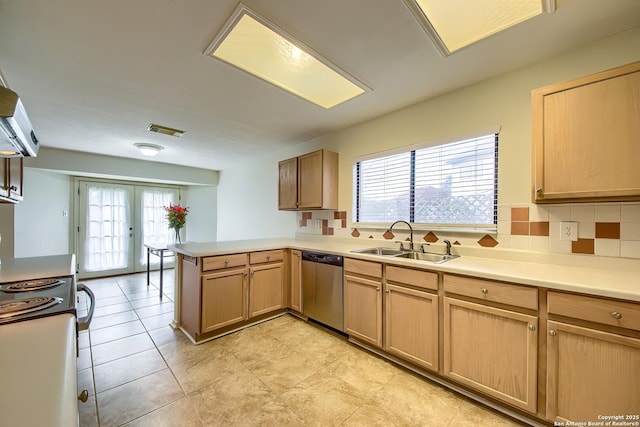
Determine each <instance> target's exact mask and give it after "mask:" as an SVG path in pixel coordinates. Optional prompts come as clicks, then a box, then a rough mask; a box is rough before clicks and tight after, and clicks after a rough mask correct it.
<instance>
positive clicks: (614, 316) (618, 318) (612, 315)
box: [611, 311, 622, 320]
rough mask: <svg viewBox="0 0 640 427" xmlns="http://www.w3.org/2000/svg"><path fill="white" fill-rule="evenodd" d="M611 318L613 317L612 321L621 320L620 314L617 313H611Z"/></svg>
mask: <svg viewBox="0 0 640 427" xmlns="http://www.w3.org/2000/svg"><path fill="white" fill-rule="evenodd" d="M611 317H613V318H614V319H617V320H620V319H622V314H620V313H618V312H617V311H614V312H613V313H611Z"/></svg>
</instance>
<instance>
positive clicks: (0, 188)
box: [0, 158, 11, 197]
mask: <svg viewBox="0 0 640 427" xmlns="http://www.w3.org/2000/svg"><path fill="white" fill-rule="evenodd" d="M0 184H2V185H0V197H9V187H11V185H10V184H9V159H3V158H0Z"/></svg>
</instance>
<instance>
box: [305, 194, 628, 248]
mask: <svg viewBox="0 0 640 427" xmlns="http://www.w3.org/2000/svg"><path fill="white" fill-rule="evenodd" d="M347 217H348V212H347V211H307V212H299V213H298V216H297V220H298V227H297V232H298V233H301V234H315V235H324V236H339V237H345V238H354V239H380V240H391V241H397V240H406V239H408V236H409V232H408V230H405V228H406V227H404V226H399V227H398V228H397V229H395V228H394V230H393V232H389V230H388V229H386V228H384V227H379V228H375V229H374V228H360V227H358V226H357V225H356V226H355V227H354V226H353V225H352V223H351V222H350V221H348V218H347ZM564 221H571V222H575V223H577V225H578V236H577V238H578V240H576V241H571V240H560V223H561V222H564ZM389 225H391V224H389ZM444 239H448V240H450V241H451V242H452V244H453V245H461V246H475V247H485V248H492V247H499V248H502V249H509V248H511V249H517V250H525V251H533V252H547V253H562V254H590V255H594V256H607V257H623V258H636V259H640V203H635V202H633V203H580V204H561V205H535V204H514V205H500V206H498V232H497V233H487V234H478V233H464V232H455V231H449V230H447V231H440V230H436V229H434V230H429V229H427V228H422V227H414V240H415V241H416V242H419V243H439V242H440V243H441V242H442V241H443V240H444Z"/></svg>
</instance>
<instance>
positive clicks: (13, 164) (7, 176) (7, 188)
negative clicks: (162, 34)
mask: <svg viewBox="0 0 640 427" xmlns="http://www.w3.org/2000/svg"><path fill="white" fill-rule="evenodd" d="M22 165H23V159H22V157H7V158H0V179H1V180H2V185H1V186H0V201H1V202H9V203H18V202H21V201H22V199H23V195H22V189H23V185H22V182H23V180H22V174H23V166H22Z"/></svg>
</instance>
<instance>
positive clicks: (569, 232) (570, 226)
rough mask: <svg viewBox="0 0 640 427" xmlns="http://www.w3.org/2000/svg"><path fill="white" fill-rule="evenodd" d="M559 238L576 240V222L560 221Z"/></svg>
mask: <svg viewBox="0 0 640 427" xmlns="http://www.w3.org/2000/svg"><path fill="white" fill-rule="evenodd" d="M560 240H572V241H574V242H575V241H576V240H578V223H577V222H573V221H562V222H561V223H560Z"/></svg>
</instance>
